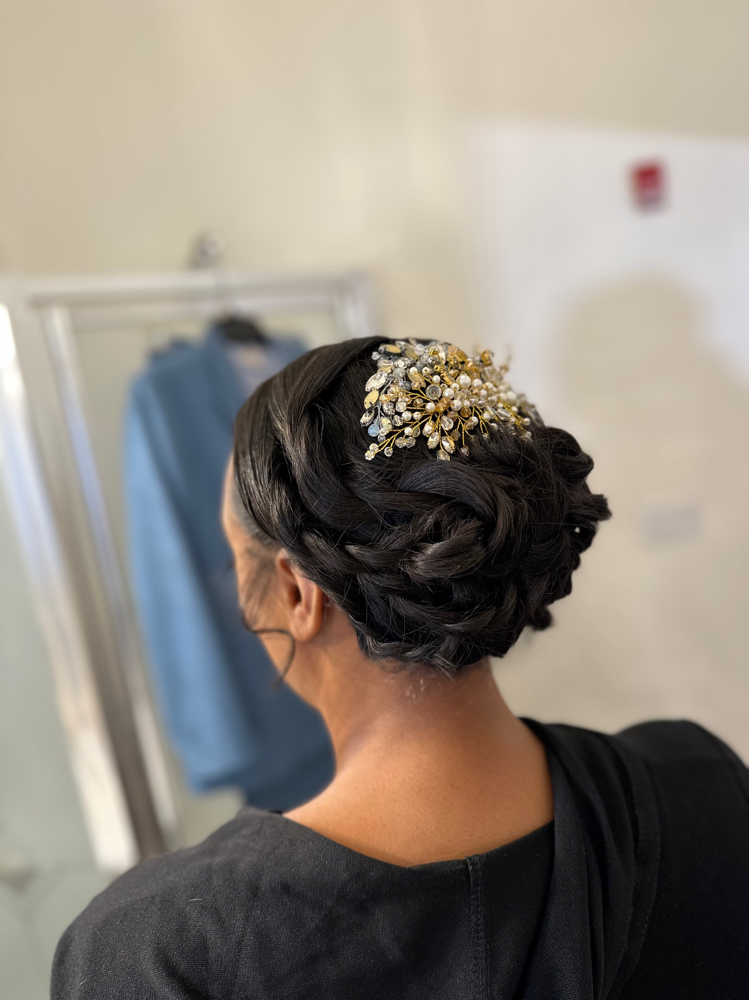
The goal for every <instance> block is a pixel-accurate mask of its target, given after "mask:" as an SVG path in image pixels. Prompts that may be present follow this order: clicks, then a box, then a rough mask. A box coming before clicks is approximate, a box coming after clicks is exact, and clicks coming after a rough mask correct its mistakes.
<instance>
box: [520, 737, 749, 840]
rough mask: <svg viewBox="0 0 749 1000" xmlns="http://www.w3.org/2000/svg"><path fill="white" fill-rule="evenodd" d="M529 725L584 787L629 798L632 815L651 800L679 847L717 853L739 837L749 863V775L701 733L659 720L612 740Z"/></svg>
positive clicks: (722, 747)
mask: <svg viewBox="0 0 749 1000" xmlns="http://www.w3.org/2000/svg"><path fill="white" fill-rule="evenodd" d="M529 723H530V725H531V726H532V727H533V728H534V729H535V731H536V732H537V734H538V735H539V736H540V737H541V738H542V739H543V740H544V741H545V743H546V744H547V747H549V748H551V749H552V750H553V751H554V752H555V753H556V755H557V756H558V758H559V759H560V760H561V762H562V764H563V765H564V766H565V768H566V769H567V770H568V772H569V773H570V774H572V775H576V776H577V779H578V782H579V783H580V784H583V785H586V786H587V787H588V788H589V789H593V788H596V789H597V792H596V794H598V793H599V792H600V793H601V794H603V795H604V797H606V795H607V793H609V798H611V799H612V800H613V799H614V798H615V797H617V796H624V797H625V798H627V799H629V800H631V801H632V802H633V803H634V808H635V809H644V808H645V803H646V802H647V801H650V802H651V804H652V805H653V808H655V809H656V811H657V812H658V813H659V814H660V817H661V821H664V820H665V821H667V826H668V830H669V837H670V839H671V840H672V841H673V843H674V845H676V844H679V843H683V845H684V849H685V850H687V849H689V850H694V849H697V848H698V847H699V845H700V844H703V845H704V846H705V849H706V850H707V849H708V848H709V849H710V850H713V851H718V849H719V845H720V843H722V842H723V841H724V840H731V841H732V840H733V839H735V837H738V838H739V840H740V842H741V843H743V845H744V848H743V850H744V854H745V855H746V856H747V860H749V769H747V767H746V766H745V764H744V763H743V762H742V760H741V759H740V758H739V756H738V755H737V754H736V753H735V752H734V751H733V750H732V749H731V748H730V747H729V746H728V745H727V744H726V743H725V742H723V740H721V739H720V738H719V737H718V736H716V735H715V734H714V733H712V732H710V731H709V730H707V729H705V728H704V727H703V726H701V725H699V724H697V723H695V722H690V721H688V720H684V719H662V720H655V721H650V722H643V723H639V724H638V725H635V726H630V727H628V728H627V729H623V730H622V731H621V732H619V733H616V734H613V735H609V734H605V733H599V732H595V731H593V730H589V729H584V728H580V727H578V726H568V725H555V724H552V725H543V724H538V723H534V722H532V721H531V720H529ZM733 846H735V845H733ZM739 853H741V850H740V849H739Z"/></svg>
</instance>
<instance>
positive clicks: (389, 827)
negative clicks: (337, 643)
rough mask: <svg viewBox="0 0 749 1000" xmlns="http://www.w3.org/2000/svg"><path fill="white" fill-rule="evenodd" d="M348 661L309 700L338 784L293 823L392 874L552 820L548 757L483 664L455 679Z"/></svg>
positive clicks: (484, 846) (329, 674)
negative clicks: (380, 863) (398, 867)
mask: <svg viewBox="0 0 749 1000" xmlns="http://www.w3.org/2000/svg"><path fill="white" fill-rule="evenodd" d="M357 652H358V651H357ZM357 659H359V658H358V657H356V656H353V657H352V658H351V660H354V661H355V660H357ZM351 660H350V661H349V663H348V664H347V665H346V666H345V667H344V666H343V665H342V663H341V661H340V660H339V661H338V662H337V663H336V664H332V663H331V664H330V670H329V671H326V676H324V677H323V678H321V681H322V683H321V684H320V685H319V689H318V690H319V698H317V699H316V704H317V707H318V708H319V710H320V711H321V713H322V715H323V717H324V719H325V722H326V724H327V726H328V729H329V731H330V734H331V738H332V741H333V746H334V750H335V755H336V764H337V766H336V775H335V778H334V780H333V782H332V783H331V785H330V786H329V787H328V788H327V789H326V790H325V791H324V792H323V793H322V794H321V795H319V796H318V797H317V798H316V799H313V800H312V802H310V803H308V804H307V805H305V806H301V807H300V808H299V809H295V810H293V811H292V812H290V813H288V814H287V815H288V816H289V818H291V819H294V820H296V821H297V822H300V823H304V824H305V825H308V826H311V827H312V828H313V829H316V830H318V832H320V833H324V834H325V835H326V836H329V837H331V839H334V840H339V841H341V842H342V843H346V844H348V846H352V847H355V849H357V850H360V851H362V853H365V854H372V855H373V856H376V857H383V858H384V860H393V861H394V863H396V864H416V863H421V861H423V860H439V859H440V858H441V857H442V856H444V857H454V856H459V855H461V854H462V853H465V852H469V853H477V852H479V850H489V849H491V848H492V847H496V846H499V845H500V844H501V843H505V842H507V841H508V840H512V839H515V838H516V837H517V836H522V835H523V834H524V833H527V832H529V831H530V830H531V829H535V828H536V827H537V826H539V825H542V824H543V823H544V822H547V821H548V819H550V818H551V815H552V805H551V790H550V785H549V779H548V769H547V765H546V758H545V753H544V751H543V748H542V747H541V746H540V744H539V743H538V741H537V739H536V737H535V736H534V735H533V734H532V733H531V732H530V730H529V729H528V728H527V727H526V726H525V725H524V724H523V723H522V722H520V720H519V719H517V718H516V717H515V716H514V715H513V714H512V712H511V711H510V710H509V708H508V706H507V704H506V703H505V701H504V699H503V698H502V695H501V694H500V692H499V689H498V688H497V685H496V683H495V681H494V678H493V675H492V672H491V668H490V665H489V662H488V660H483V661H481V662H480V663H479V664H476V665H474V666H472V667H471V668H470V669H468V670H467V671H466V672H465V674H464V675H460V674H459V675H458V676H457V677H455V678H446V677H443V676H441V675H438V674H436V673H435V672H434V671H431V672H429V671H426V670H424V669H422V670H420V671H419V672H416V673H414V672H410V671H409V670H400V671H389V670H387V669H386V668H384V667H383V666H382V665H380V664H375V663H372V661H370V660H365V658H364V657H361V662H351ZM467 815H468V816H470V817H471V819H470V822H469V823H467V822H466V816H467ZM454 852H457V853H454ZM433 855H436V856H434V857H433ZM414 858H416V859H417V860H413V859H414Z"/></svg>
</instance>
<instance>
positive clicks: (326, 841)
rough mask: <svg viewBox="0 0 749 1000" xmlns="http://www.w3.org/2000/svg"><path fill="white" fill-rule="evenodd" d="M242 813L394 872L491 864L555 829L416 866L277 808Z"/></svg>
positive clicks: (551, 822)
mask: <svg viewBox="0 0 749 1000" xmlns="http://www.w3.org/2000/svg"><path fill="white" fill-rule="evenodd" d="M242 812H252V813H254V814H255V815H258V816H268V815H271V816H273V817H274V819H276V820H278V821H279V822H281V823H282V824H284V826H285V827H286V830H287V831H289V830H293V831H294V833H296V834H298V836H299V839H300V840H301V841H302V842H306V843H308V844H313V843H315V844H317V845H318V846H324V847H326V848H327V850H329V851H334V852H336V853H339V854H342V855H347V856H348V857H349V858H350V859H352V860H358V861H359V862H360V863H363V864H365V863H369V864H370V865H372V866H377V867H380V868H384V869H389V870H391V871H396V872H397V871H404V872H415V871H423V872H439V871H454V870H455V869H456V868H462V867H464V866H465V863H466V859H467V858H472V859H474V858H477V859H480V860H481V861H482V862H491V861H494V860H497V859H499V858H500V857H501V855H502V854H503V853H504V852H508V853H513V851H515V850H523V849H524V848H526V847H528V848H532V847H534V846H535V842H536V841H539V842H541V841H545V840H546V838H547V836H548V837H550V835H551V834H552V833H553V830H554V820H553V819H551V820H549V822H548V823H544V824H543V825H542V826H538V827H536V828H535V830H530V831H529V832H528V833H525V834H523V836H522V837H516V838H515V840H511V841H508V842H507V843H506V844H500V845H499V847H493V848H491V850H489V851H483V852H482V853H480V854H465V855H461V856H460V857H458V858H446V859H445V860H443V861H427V862H424V863H422V864H418V865H397V864H394V863H393V862H392V861H385V860H383V859H382V858H374V857H372V855H370V854H364V853H363V852H362V851H357V850H356V849H355V848H353V847H348V846H347V845H346V844H342V843H340V841H338V840H333V838H332V837H326V835H325V834H324V833H319V832H318V831H317V830H313V829H312V827H310V826H305V825H304V824H303V823H297V821H296V820H294V819H290V818H289V817H288V816H284V815H283V813H282V812H281V810H280V809H268V810H265V809H256V808H255V807H254V806H245V808H244V809H243V810H242Z"/></svg>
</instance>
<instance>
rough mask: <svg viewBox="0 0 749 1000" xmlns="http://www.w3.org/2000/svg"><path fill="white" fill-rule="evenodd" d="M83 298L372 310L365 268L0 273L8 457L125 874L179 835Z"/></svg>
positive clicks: (167, 308) (79, 726)
mask: <svg viewBox="0 0 749 1000" xmlns="http://www.w3.org/2000/svg"><path fill="white" fill-rule="evenodd" d="M84 306H85V307H95V308H98V309H99V310H103V311H104V313H106V312H107V310H112V311H116V310H117V309H122V308H123V307H126V308H129V309H133V308H134V309H136V310H137V314H138V316H139V317H140V318H141V319H147V320H148V321H150V322H153V323H156V322H164V321H165V320H168V319H169V318H170V317H171V316H172V315H174V314H179V315H182V316H190V317H191V318H193V319H201V320H203V321H205V322H207V321H209V320H210V319H211V318H212V317H213V316H214V315H215V314H216V313H217V312H227V311H243V312H247V313H257V314H263V315H268V314H273V313H278V314H283V313H292V314H299V313H312V312H315V313H322V314H325V315H327V316H328V317H330V318H331V319H332V321H333V325H334V329H335V332H336V336H337V337H338V339H341V340H343V339H347V338H350V337H367V336H371V335H374V334H376V333H377V332H378V322H377V318H376V312H375V307H374V293H373V286H372V283H371V281H370V279H369V278H368V277H367V276H366V275H363V274H357V273H353V274H337V275H312V276H293V277H289V276H278V275H260V276H258V275H248V274H242V273H235V272H216V271H211V272H192V273H191V272H187V273H185V272H181V273H176V274H147V275H115V276H94V277H90V278H87V277H67V278H66V277H60V278H49V279H45V278H15V279H14V278H6V279H4V280H2V281H0V463H1V464H2V472H3V475H4V479H5V482H6V486H7V493H8V497H9V501H10V505H11V510H12V513H13V517H14V520H15V523H16V528H17V534H18V537H19V540H20V543H21V547H22V550H23V553H24V558H25V563H26V566H27V572H28V576H29V580H30V583H31V589H32V594H33V598H34V602H35V605H36V610H37V615H38V618H39V621H40V624H41V627H42V631H43V635H44V638H45V642H46V646H47V650H48V655H49V659H50V663H51V666H52V672H53V677H54V684H55V689H56V694H57V700H58V704H59V708H60V718H61V721H62V725H63V730H64V732H65V736H66V739H67V745H68V749H69V753H70V760H71V765H72V770H73V774H74V777H75V780H76V783H77V787H78V790H79V794H80V798H81V803H82V807H83V813H84V816H85V820H86V823H87V827H88V831H89V835H90V839H91V844H92V848H93V852H94V856H95V859H96V861H97V864H98V865H99V866H100V867H101V868H102V869H103V870H106V871H108V872H111V873H113V874H116V873H118V872H121V871H124V870H126V869H127V868H129V867H131V866H132V865H133V864H135V863H136V862H137V861H139V860H141V859H142V858H145V857H149V856H152V855H154V854H158V853H160V852H162V851H164V850H166V849H168V848H171V847H174V846H177V845H178V832H177V812H176V807H175V802H174V796H173V793H172V790H171V784H170V778H169V771H168V766H167V762H166V756H165V751H164V747H163V744H162V741H161V737H160V735H159V728H158V725H157V721H156V716H155V712H154V706H153V702H152V699H151V696H150V691H149V685H148V682H147V680H146V673H145V670H144V664H143V658H142V654H141V651H140V642H139V637H138V630H137V626H136V622H135V618H134V614H133V609H132V606H131V603H130V598H129V592H128V588H127V585H126V582H125V580H124V578H123V573H122V569H121V567H120V564H119V559H118V557H117V553H116V549H115V543H114V533H113V530H112V525H111V521H110V517H109V513H108V511H107V507H106V504H105V501H104V495H103V490H102V484H101V480H100V475H99V470H98V467H97V462H96V458H95V454H94V450H93V447H92V442H91V435H90V432H89V422H88V417H87V412H86V405H85V398H84V392H83V386H82V382H81V376H80V372H79V367H78V361H77V357H76V345H75V336H74V327H73V314H74V311H75V309H76V308H77V307H84Z"/></svg>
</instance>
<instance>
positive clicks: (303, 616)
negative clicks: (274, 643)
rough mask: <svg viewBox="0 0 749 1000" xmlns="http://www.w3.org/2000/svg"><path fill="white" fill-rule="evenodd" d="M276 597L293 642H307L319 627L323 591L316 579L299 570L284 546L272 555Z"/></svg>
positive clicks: (320, 626) (320, 623) (313, 636)
mask: <svg viewBox="0 0 749 1000" xmlns="http://www.w3.org/2000/svg"><path fill="white" fill-rule="evenodd" d="M275 562H276V570H277V583H278V591H277V597H278V600H279V601H280V603H281V605H282V606H283V610H284V614H285V617H286V618H287V620H288V622H289V631H290V632H291V634H292V635H293V636H294V638H295V639H296V640H297V642H310V641H311V640H312V639H314V638H315V636H316V635H317V634H318V633H319V631H320V629H321V628H322V624H323V619H324V608H325V602H326V601H325V594H324V593H323V592H322V590H320V588H319V587H318V586H317V584H316V583H313V582H312V581H311V580H309V579H308V578H307V577H306V576H304V575H303V574H302V573H300V572H299V570H298V569H297V568H296V567H295V566H294V564H293V563H292V561H291V560H290V559H289V555H288V553H287V552H286V550H285V549H280V550H279V551H278V552H277V553H276V557H275Z"/></svg>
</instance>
